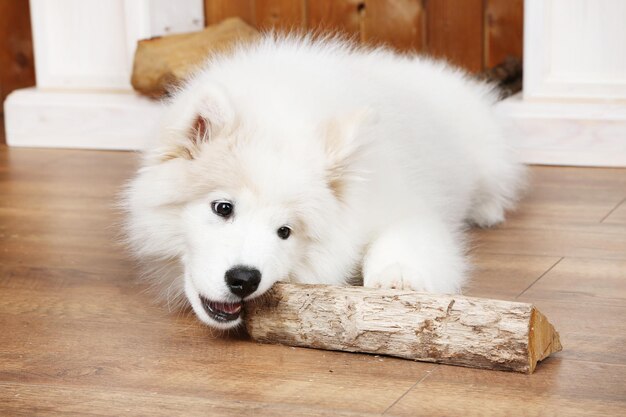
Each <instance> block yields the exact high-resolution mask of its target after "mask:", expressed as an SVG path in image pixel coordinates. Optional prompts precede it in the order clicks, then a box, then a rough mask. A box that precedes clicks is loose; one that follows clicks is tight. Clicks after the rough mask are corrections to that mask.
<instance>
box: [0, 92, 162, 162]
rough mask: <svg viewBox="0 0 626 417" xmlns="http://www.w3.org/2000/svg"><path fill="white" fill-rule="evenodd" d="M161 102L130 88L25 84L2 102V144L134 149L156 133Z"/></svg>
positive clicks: (141, 145)
mask: <svg viewBox="0 0 626 417" xmlns="http://www.w3.org/2000/svg"><path fill="white" fill-rule="evenodd" d="M162 114H163V106H162V105H161V104H160V103H158V102H155V101H152V100H149V99H147V98H144V97H141V96H139V95H137V94H135V93H133V92H127V93H125V92H120V93H112V92H111V93H109V92H102V93H80V92H72V93H68V92H55V91H41V90H38V89H36V88H26V89H22V90H16V91H14V92H12V93H11V94H10V95H9V96H8V98H7V99H6V101H5V103H4V117H5V126H6V138H7V144H8V145H10V146H25V147H42V148H83V149H112V150H137V149H143V148H144V147H145V146H146V145H147V144H149V143H151V142H152V141H153V140H154V138H155V136H156V133H157V128H158V125H159V121H160V119H161V116H162Z"/></svg>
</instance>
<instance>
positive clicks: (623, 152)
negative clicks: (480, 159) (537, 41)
mask: <svg viewBox="0 0 626 417" xmlns="http://www.w3.org/2000/svg"><path fill="white" fill-rule="evenodd" d="M496 112H497V113H498V114H499V115H500V116H501V117H502V118H503V119H505V120H506V121H507V122H508V123H510V125H511V126H512V127H513V129H514V130H515V131H516V136H517V140H516V146H517V148H518V149H519V152H520V155H521V158H522V160H523V161H524V162H525V163H529V164H541V165H576V166H605V167H626V103H624V102H611V101H606V102H579V103H576V102H535V101H528V100H523V99H522V94H521V93H520V94H517V95H515V96H513V97H509V98H508V99H506V100H504V101H502V102H500V103H498V105H497V106H496Z"/></svg>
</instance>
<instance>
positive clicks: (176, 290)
mask: <svg viewBox="0 0 626 417" xmlns="http://www.w3.org/2000/svg"><path fill="white" fill-rule="evenodd" d="M495 100H496V95H495V94H494V92H493V90H492V89H491V88H490V87H489V86H487V85H484V84H480V83H478V82H475V81H472V80H471V79H469V78H468V77H467V75H466V74H465V73H463V72H462V71H460V70H458V69H454V68H451V67H449V66H447V65H446V64H444V63H441V62H436V61H432V60H429V59H424V58H420V57H414V56H399V55H396V54H393V53H392V52H390V51H388V50H385V49H374V50H370V49H360V48H357V47H353V46H351V45H350V44H348V43H346V42H344V41H341V40H336V39H330V40H328V39H327V40H321V41H313V40H310V39H308V38H298V37H287V38H276V37H273V36H268V37H267V38H265V39H264V40H263V41H261V42H260V43H258V44H255V45H253V46H247V47H241V48H239V49H238V50H237V51H236V52H235V53H233V54H229V55H227V56H222V57H218V58H214V59H212V60H211V61H210V62H208V63H207V65H206V67H205V68H204V69H203V70H202V71H199V72H198V73H197V74H196V76H195V77H194V78H193V79H192V80H190V81H189V82H188V84H187V85H186V86H185V87H184V88H183V89H182V90H181V91H180V92H179V93H178V94H177V95H176V96H175V97H174V98H173V100H172V102H171V105H170V109H169V113H168V116H167V118H166V120H164V121H163V125H164V127H163V130H162V132H163V134H162V137H160V138H159V145H158V146H156V147H155V148H154V149H152V150H150V151H149V152H148V153H147V154H146V157H145V159H144V164H143V167H142V168H141V169H140V170H139V173H138V175H137V177H136V178H135V179H134V180H133V181H132V182H131V183H130V184H129V187H128V189H127V192H126V196H125V205H126V209H127V212H128V216H127V223H126V224H127V234H128V241H129V243H130V246H131V248H132V250H133V251H134V253H135V254H136V255H137V256H138V257H139V258H140V259H141V260H142V262H143V263H145V264H147V265H148V266H149V267H152V268H153V269H154V272H153V274H152V276H153V277H154V280H155V281H154V282H155V283H157V285H158V287H159V288H160V289H161V290H162V291H163V292H166V293H168V296H174V297H176V296H178V295H182V293H183V292H184V294H185V295H186V298H187V300H188V301H189V303H190V304H191V305H192V307H193V309H194V311H195V313H196V314H197V316H198V317H199V318H200V320H202V321H204V322H206V323H207V324H209V325H212V326H214V327H220V328H228V327H233V326H236V325H237V324H239V322H240V319H238V320H235V321H232V322H229V323H219V322H217V321H215V320H213V319H212V318H211V317H209V316H208V315H207V313H206V311H205V310H204V308H203V307H202V303H201V302H200V298H199V297H200V295H202V296H204V297H205V298H208V299H210V300H214V301H216V302H236V301H238V299H237V298H236V297H235V296H234V295H233V294H231V292H230V291H229V289H228V288H227V286H226V284H225V279H224V274H225V271H227V270H228V269H229V268H231V267H233V266H235V265H247V266H252V267H255V268H258V269H259V271H261V273H262V279H261V283H260V285H259V288H258V289H257V290H256V291H255V292H254V293H253V294H252V295H250V296H249V297H247V299H251V298H254V297H257V296H259V295H261V294H262V293H264V292H265V291H266V290H268V289H269V288H270V287H271V286H272V284H274V283H275V282H276V281H279V280H292V281H297V282H304V283H325V284H344V283H346V282H347V281H348V280H349V279H350V278H352V277H354V276H360V275H362V277H363V281H364V285H365V286H371V287H395V288H405V289H413V290H422V291H429V292H441V293H455V292H458V291H459V290H460V288H461V286H462V284H463V282H464V279H465V277H466V274H467V270H468V266H467V263H466V259H465V255H464V242H463V236H462V231H463V228H464V225H465V224H467V223H472V224H477V225H479V226H492V225H495V224H497V223H499V222H501V221H502V220H503V219H504V212H505V210H506V209H508V208H510V207H511V206H512V204H513V203H514V201H515V199H516V194H517V192H518V189H519V184H520V181H521V177H522V175H523V168H522V166H521V165H520V164H518V163H517V162H516V160H515V157H514V154H513V153H512V151H511V149H510V146H509V141H508V140H507V139H508V138H507V137H506V135H505V133H503V129H502V128H501V126H500V125H499V123H498V122H497V121H496V119H495V118H494V116H493V114H492V104H493V102H494V101H495ZM216 200H229V201H232V202H233V204H234V214H233V216H232V217H231V218H229V219H228V220H225V219H224V218H221V217H219V216H217V215H216V214H215V213H213V211H212V209H211V203H212V202H213V201H216ZM283 225H288V226H289V227H291V229H292V235H291V236H290V237H289V239H287V240H283V239H280V238H279V237H278V236H277V234H276V230H277V229H278V228H279V227H281V226H283Z"/></svg>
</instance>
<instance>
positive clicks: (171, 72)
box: [131, 18, 260, 98]
mask: <svg viewBox="0 0 626 417" xmlns="http://www.w3.org/2000/svg"><path fill="white" fill-rule="evenodd" d="M259 36H260V34H259V32H258V31H257V30H256V29H254V28H253V27H251V26H249V25H247V24H246V23H245V22H244V21H243V20H241V19H239V18H229V19H226V20H224V21H223V22H221V23H218V24H216V25H212V26H209V27H207V28H205V29H204V30H202V31H200V32H193V33H183V34H177V35H169V36H161V37H155V38H151V39H146V40H141V41H139V42H138V43H137V51H136V52H135V60H134V63H133V73H132V76H131V84H132V86H133V88H134V89H135V90H137V91H138V92H140V93H142V94H145V95H147V96H150V97H154V98H158V97H162V96H164V95H167V94H168V93H170V92H171V91H172V90H173V89H174V88H176V86H178V85H180V83H181V82H182V81H184V80H185V79H186V78H187V77H188V76H189V75H190V74H191V73H192V72H193V71H194V70H195V69H197V68H198V66H200V65H201V64H202V63H203V62H204V61H205V60H206V59H207V57H209V56H211V55H212V54H215V53H222V52H224V51H228V50H229V49H231V48H232V47H233V46H234V45H235V44H237V43H240V42H246V41H251V40H253V39H256V38H258V37H259Z"/></svg>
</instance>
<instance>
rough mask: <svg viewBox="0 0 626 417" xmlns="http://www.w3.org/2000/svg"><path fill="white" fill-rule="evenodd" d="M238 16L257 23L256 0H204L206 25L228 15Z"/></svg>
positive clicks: (217, 21) (219, 20)
mask: <svg viewBox="0 0 626 417" xmlns="http://www.w3.org/2000/svg"><path fill="white" fill-rule="evenodd" d="M234 16H238V17H240V18H242V19H243V20H245V21H246V23H248V24H250V25H253V26H254V25H255V24H256V19H255V15H254V0H204V19H205V24H206V25H212V24H214V23H219V22H221V21H222V20H224V19H226V18H227V17H234Z"/></svg>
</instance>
